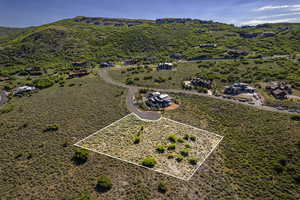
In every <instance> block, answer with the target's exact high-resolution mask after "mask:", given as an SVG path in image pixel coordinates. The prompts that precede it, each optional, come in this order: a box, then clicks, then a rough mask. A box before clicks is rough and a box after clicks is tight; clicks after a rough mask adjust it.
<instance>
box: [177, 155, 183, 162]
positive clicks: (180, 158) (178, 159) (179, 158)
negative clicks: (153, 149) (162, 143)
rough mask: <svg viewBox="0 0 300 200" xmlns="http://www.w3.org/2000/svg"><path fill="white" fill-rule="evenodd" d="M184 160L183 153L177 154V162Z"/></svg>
mask: <svg viewBox="0 0 300 200" xmlns="http://www.w3.org/2000/svg"><path fill="white" fill-rule="evenodd" d="M182 160H183V156H182V155H180V154H179V155H177V156H176V161H177V162H181V161H182Z"/></svg>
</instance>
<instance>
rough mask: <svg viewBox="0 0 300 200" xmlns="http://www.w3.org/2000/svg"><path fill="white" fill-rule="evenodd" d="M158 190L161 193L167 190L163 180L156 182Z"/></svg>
mask: <svg viewBox="0 0 300 200" xmlns="http://www.w3.org/2000/svg"><path fill="white" fill-rule="evenodd" d="M157 189H158V191H159V192H161V193H166V192H167V184H166V183H165V182H163V181H161V182H160V183H159V184H158V188H157Z"/></svg>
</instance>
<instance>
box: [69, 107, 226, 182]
mask: <svg viewBox="0 0 300 200" xmlns="http://www.w3.org/2000/svg"><path fill="white" fill-rule="evenodd" d="M130 115H134V116H136V117H137V118H138V119H140V120H142V121H146V122H155V121H160V120H161V119H166V120H169V121H172V122H175V123H178V124H181V125H184V126H188V127H191V128H194V129H197V130H200V131H204V132H205V133H208V134H213V135H216V136H218V137H221V139H220V140H219V141H218V142H217V144H216V145H215V146H214V147H213V148H212V149H211V151H210V152H209V153H208V154H207V156H206V157H205V158H204V159H203V161H202V162H201V163H200V164H198V167H196V169H195V170H194V171H193V172H192V175H191V176H190V177H188V178H187V179H185V178H182V177H179V176H174V175H172V174H169V173H167V172H162V171H161V170H158V169H153V168H149V167H145V166H143V165H140V164H138V163H134V162H131V161H128V160H124V159H121V158H118V157H115V156H112V155H109V154H106V153H103V152H99V151H96V150H94V149H90V148H87V147H83V146H80V145H79V144H78V143H80V142H82V141H84V140H86V139H88V138H89V137H92V136H93V135H96V134H97V133H99V132H100V131H102V130H104V129H106V128H108V127H110V126H112V125H114V124H115V123H117V122H119V121H121V120H122V119H125V118H126V117H128V116H130ZM223 137H224V136H221V135H218V134H216V133H213V132H209V131H206V130H203V129H200V128H197V127H194V126H190V125H187V124H183V123H181V122H177V121H174V120H171V119H168V118H165V117H160V118H159V119H158V120H145V119H142V118H141V117H139V116H138V115H137V114H135V113H129V114H128V115H125V116H124V117H122V118H121V119H118V120H117V121H115V122H113V123H111V124H109V125H108V126H105V127H104V128H102V129H100V130H98V131H96V132H95V133H93V134H91V135H89V136H87V137H85V138H84V139H82V140H79V141H78V142H76V143H75V144H74V146H77V147H80V148H82V149H86V150H89V151H92V152H95V153H99V154H102V155H105V156H108V157H110V158H114V159H117V160H120V161H123V162H127V163H130V164H133V165H136V166H138V167H142V168H145V169H150V170H152V171H155V172H158V173H161V174H165V175H167V176H171V177H174V178H177V179H180V180H183V181H189V180H190V179H191V178H192V177H193V175H194V174H195V173H196V171H197V170H198V169H199V168H200V167H201V165H202V164H203V163H204V162H205V160H206V159H207V158H208V157H209V156H210V154H211V153H212V152H213V151H214V150H215V149H216V148H217V146H218V145H219V143H220V142H221V141H222V140H223Z"/></svg>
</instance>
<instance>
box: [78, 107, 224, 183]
mask: <svg viewBox="0 0 300 200" xmlns="http://www.w3.org/2000/svg"><path fill="white" fill-rule="evenodd" d="M221 140H222V136H219V135H217V134H214V133H210V132H207V131H205V130H201V129H198V128H195V127H192V126H189V125H185V124H181V123H179V122H176V121H173V120H170V119H167V118H161V119H160V120H157V121H143V120H141V119H140V118H138V117H137V116H136V115H135V114H133V113H132V114H129V115H127V116H125V117H124V118H122V119H120V120H118V121H116V122H114V123H113V124H111V125H109V126H107V127H105V128H103V129H101V130H99V131H98V132H96V133H94V134H92V135H90V136H89V137H87V138H85V139H83V140H81V141H79V142H78V143H76V144H75V145H76V146H79V147H82V148H85V149H89V150H91V151H94V152H97V153H101V154H105V155H107V156H110V157H113V158H117V159H120V160H123V161H127V162H130V163H133V164H136V165H141V164H142V161H143V160H144V159H145V158H146V157H151V158H154V159H155V161H156V164H155V165H154V167H153V168H152V169H153V170H155V171H158V172H161V173H164V174H168V175H171V176H174V177H176V178H180V179H183V180H189V179H190V178H191V176H192V175H193V173H194V172H195V171H196V170H197V168H198V167H199V166H200V165H201V164H202V163H203V162H204V161H205V159H206V158H207V157H208V156H209V154H210V153H211V152H212V151H213V150H214V149H215V148H216V146H217V145H218V143H219V142H220V141H221ZM158 147H161V149H160V150H158ZM174 147H175V148H174ZM193 161H194V162H193Z"/></svg>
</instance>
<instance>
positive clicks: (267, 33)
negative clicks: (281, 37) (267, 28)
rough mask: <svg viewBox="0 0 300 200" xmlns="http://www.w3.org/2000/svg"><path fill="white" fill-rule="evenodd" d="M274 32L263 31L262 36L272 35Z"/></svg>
mask: <svg viewBox="0 0 300 200" xmlns="http://www.w3.org/2000/svg"><path fill="white" fill-rule="evenodd" d="M275 35H276V34H275V33H274V32H263V33H262V34H261V36H262V37H274V36H275Z"/></svg>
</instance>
